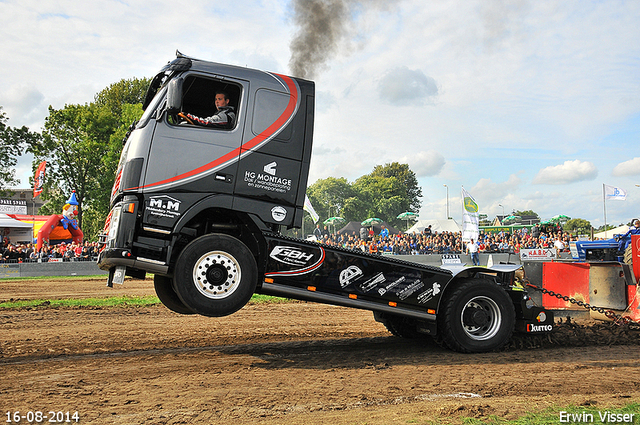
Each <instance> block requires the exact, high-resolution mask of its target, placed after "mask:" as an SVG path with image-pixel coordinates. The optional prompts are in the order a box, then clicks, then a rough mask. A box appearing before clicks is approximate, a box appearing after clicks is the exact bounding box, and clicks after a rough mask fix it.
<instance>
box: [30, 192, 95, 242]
mask: <svg viewBox="0 0 640 425" xmlns="http://www.w3.org/2000/svg"><path fill="white" fill-rule="evenodd" d="M77 217H78V201H77V200H76V193H75V192H72V193H71V196H70V197H69V199H68V200H67V203H66V204H64V206H63V207H62V215H60V214H53V215H52V216H50V217H49V218H48V219H47V221H45V222H44V224H43V225H42V227H40V230H39V231H38V242H37V245H36V249H37V250H38V251H40V248H42V243H43V241H44V240H48V241H49V244H50V245H56V244H58V243H61V242H71V241H73V242H75V243H77V244H82V239H83V237H84V235H83V233H82V230H80V227H79V226H78V219H77Z"/></svg>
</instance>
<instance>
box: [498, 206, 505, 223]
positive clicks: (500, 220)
mask: <svg viewBox="0 0 640 425" xmlns="http://www.w3.org/2000/svg"><path fill="white" fill-rule="evenodd" d="M498 206H499V207H502V220H504V205H502V204H498ZM502 220H500V222H501V223H502Z"/></svg>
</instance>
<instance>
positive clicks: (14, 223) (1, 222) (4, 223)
mask: <svg viewBox="0 0 640 425" xmlns="http://www.w3.org/2000/svg"><path fill="white" fill-rule="evenodd" d="M6 227H8V228H13V229H26V228H32V227H33V225H31V224H29V223H25V222H23V221H20V220H16V219H15V218H13V217H9V216H8V215H7V214H0V228H6Z"/></svg>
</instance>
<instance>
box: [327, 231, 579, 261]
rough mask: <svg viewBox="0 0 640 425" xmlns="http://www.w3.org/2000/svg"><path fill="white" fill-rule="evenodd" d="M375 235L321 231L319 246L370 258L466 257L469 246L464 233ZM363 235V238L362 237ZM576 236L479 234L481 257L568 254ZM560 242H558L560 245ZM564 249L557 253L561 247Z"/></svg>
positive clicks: (539, 232)
mask: <svg viewBox="0 0 640 425" xmlns="http://www.w3.org/2000/svg"><path fill="white" fill-rule="evenodd" d="M371 233H372V232H370V231H367V232H359V233H357V232H352V233H351V234H344V233H343V234H341V233H340V232H337V233H334V234H331V233H329V232H328V231H326V229H325V231H322V234H321V237H320V238H317V239H318V242H321V243H326V244H329V245H336V246H340V247H343V248H347V249H359V250H362V251H364V252H367V253H371V254H388V255H421V254H463V253H465V250H466V245H465V244H464V243H463V242H462V233H461V232H434V231H431V228H430V227H429V228H426V229H425V230H423V231H422V232H420V233H411V234H406V233H398V234H395V235H385V232H384V231H381V232H380V233H382V235H381V234H380V233H378V234H371ZM361 234H362V237H361ZM576 239H577V238H576V236H574V235H571V234H570V233H567V232H565V231H563V230H562V227H561V226H539V225H536V226H534V227H532V228H522V229H517V230H514V231H513V232H512V233H510V232H505V231H500V232H496V233H486V232H484V231H481V232H480V235H479V236H478V241H477V244H478V250H479V252H481V253H512V254H518V253H519V252H520V250H521V249H536V248H553V249H556V250H557V251H561V252H565V251H568V250H569V242H570V241H572V240H576ZM557 241H559V242H557ZM559 246H560V247H561V248H559V249H558V247H559Z"/></svg>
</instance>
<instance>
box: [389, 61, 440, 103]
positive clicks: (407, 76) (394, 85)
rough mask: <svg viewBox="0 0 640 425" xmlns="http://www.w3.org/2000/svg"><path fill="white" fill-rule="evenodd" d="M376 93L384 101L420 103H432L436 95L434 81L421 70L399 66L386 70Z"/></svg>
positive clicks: (436, 87) (436, 88)
mask: <svg viewBox="0 0 640 425" xmlns="http://www.w3.org/2000/svg"><path fill="white" fill-rule="evenodd" d="M378 95H379V96H380V99H381V100H382V102H384V103H392V104H394V105H400V106H406V105H422V104H424V103H433V102H434V101H435V98H436V97H437V96H438V85H437V84H436V81H435V80H434V79H433V78H431V77H429V76H427V75H425V74H424V73H423V72H422V71H421V70H412V69H409V68H407V67H406V66H404V67H399V68H395V69H392V70H390V71H388V72H387V73H386V74H385V76H384V77H382V79H381V80H380V83H379V85H378Z"/></svg>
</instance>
